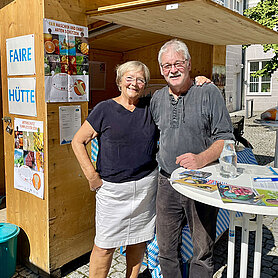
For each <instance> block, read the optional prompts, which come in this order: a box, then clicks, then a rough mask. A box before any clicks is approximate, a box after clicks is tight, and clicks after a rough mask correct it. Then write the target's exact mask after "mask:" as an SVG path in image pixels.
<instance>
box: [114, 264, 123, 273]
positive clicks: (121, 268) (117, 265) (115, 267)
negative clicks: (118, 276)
mask: <svg viewBox="0 0 278 278" xmlns="http://www.w3.org/2000/svg"><path fill="white" fill-rule="evenodd" d="M114 269H115V270H116V271H120V272H124V271H125V270H126V265H125V264H122V263H119V264H116V265H115V266H114Z"/></svg>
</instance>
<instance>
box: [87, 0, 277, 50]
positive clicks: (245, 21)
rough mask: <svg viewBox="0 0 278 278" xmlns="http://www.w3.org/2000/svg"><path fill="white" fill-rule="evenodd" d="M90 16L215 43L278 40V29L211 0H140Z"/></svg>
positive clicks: (271, 41)
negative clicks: (261, 23)
mask: <svg viewBox="0 0 278 278" xmlns="http://www.w3.org/2000/svg"><path fill="white" fill-rule="evenodd" d="M87 14H88V15H89V17H93V18H95V19H99V20H105V21H108V22H113V23H116V24H121V25H123V26H129V27H132V28H137V29H142V30H146V31H150V32H155V33H158V34H163V35H169V36H172V37H178V38H181V39H186V40H192V41H197V42H202V43H207V44H211V45H239V44H263V43H278V33H277V32H275V31H273V30H271V29H269V28H266V27H264V26H262V25H260V24H259V23H257V22H255V21H253V20H251V19H249V18H246V17H245V16H242V15H240V14H238V13H237V12H234V11H232V10H230V9H227V8H225V7H223V6H221V5H218V4H216V3H215V2H213V1H210V0H181V1H179V2H176V1H159V0H149V1H147V0H138V1H132V2H126V3H122V4H118V5H110V6H105V7H100V8H98V10H94V11H88V12H87Z"/></svg>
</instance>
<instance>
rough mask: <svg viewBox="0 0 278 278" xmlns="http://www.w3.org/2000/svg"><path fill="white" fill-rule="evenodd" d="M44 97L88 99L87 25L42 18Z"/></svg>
mask: <svg viewBox="0 0 278 278" xmlns="http://www.w3.org/2000/svg"><path fill="white" fill-rule="evenodd" d="M43 27H44V53H45V55H44V71H45V100H46V101H47V102H72V101H75V102H77V101H88V100H89V58H88V55H89V44H88V28H87V27H84V26H79V25H74V24H69V23H65V22H61V21H56V20H51V19H46V18H45V19H44V26H43Z"/></svg>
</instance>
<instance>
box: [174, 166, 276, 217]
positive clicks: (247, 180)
mask: <svg viewBox="0 0 278 278" xmlns="http://www.w3.org/2000/svg"><path fill="white" fill-rule="evenodd" d="M238 169H239V171H240V172H242V173H241V174H240V175H239V176H238V177H237V178H234V179H226V178H222V177H221V176H220V175H219V164H213V165H210V166H206V167H204V168H202V169H200V170H201V171H206V172H211V173H212V175H211V176H210V177H209V178H210V179H212V180H217V181H223V182H226V183H228V184H231V185H241V186H247V187H252V180H253V177H258V176H260V177H262V176H267V177H276V178H277V176H273V175H271V171H270V170H269V169H268V168H267V167H265V166H259V165H253V164H243V163H238ZM276 170H277V171H278V169H276ZM182 171H184V168H182V167H180V168H178V169H176V170H175V171H174V172H173V173H172V175H171V180H173V179H177V178H178V177H179V173H180V172H182ZM171 185H172V187H173V188H174V189H175V190H177V191H178V192H179V193H181V194H183V195H185V196H187V197H189V198H191V199H193V200H196V201H199V202H201V203H204V204H207V205H210V206H214V207H218V208H223V209H228V210H233V211H239V212H244V213H251V214H262V215H273V216H274V215H275V216H276V215H278V207H273V206H269V207H268V206H257V205H249V204H240V203H224V202H223V201H222V200H221V197H220V195H219V192H218V190H216V191H214V192H207V191H205V190H201V189H198V188H193V187H190V186H186V185H183V184H180V183H176V182H172V181H171Z"/></svg>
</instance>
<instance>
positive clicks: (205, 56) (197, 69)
mask: <svg viewBox="0 0 278 278" xmlns="http://www.w3.org/2000/svg"><path fill="white" fill-rule="evenodd" d="M165 42H166V41H164V42H161V43H157V44H153V45H150V46H147V47H142V48H139V49H136V50H133V51H127V52H125V53H124V61H127V60H140V61H142V62H143V63H145V64H146V65H147V66H148V67H149V69H150V71H151V78H152V79H155V80H159V79H163V77H162V76H161V74H160V70H159V66H158V61H157V54H158V52H159V49H160V47H161V46H162V45H163V44H164V43H165ZM184 42H185V43H186V45H187V47H188V50H189V53H190V55H191V59H192V70H191V76H192V77H195V76H198V75H205V76H207V77H209V78H211V74H212V59H213V56H212V54H213V47H212V45H209V44H203V43H197V42H193V41H186V40H184Z"/></svg>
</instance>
